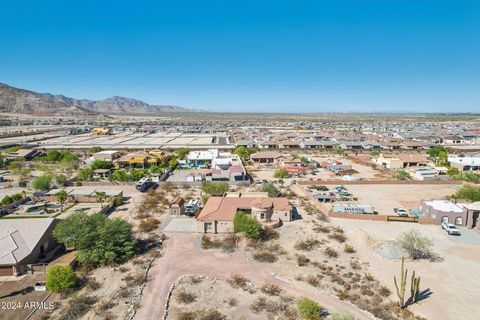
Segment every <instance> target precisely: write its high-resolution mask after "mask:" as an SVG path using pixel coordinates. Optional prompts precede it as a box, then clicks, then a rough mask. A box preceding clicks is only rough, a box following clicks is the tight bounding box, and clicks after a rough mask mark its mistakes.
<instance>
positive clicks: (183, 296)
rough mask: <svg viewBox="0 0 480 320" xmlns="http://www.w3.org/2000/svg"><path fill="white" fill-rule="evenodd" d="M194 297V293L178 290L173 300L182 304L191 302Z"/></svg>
mask: <svg viewBox="0 0 480 320" xmlns="http://www.w3.org/2000/svg"><path fill="white" fill-rule="evenodd" d="M195 299H196V296H195V295H194V294H192V293H190V292H187V291H185V290H182V291H180V292H179V293H178V294H177V296H176V298H175V300H176V301H177V302H178V303H184V304H188V303H192V302H193V301H195Z"/></svg>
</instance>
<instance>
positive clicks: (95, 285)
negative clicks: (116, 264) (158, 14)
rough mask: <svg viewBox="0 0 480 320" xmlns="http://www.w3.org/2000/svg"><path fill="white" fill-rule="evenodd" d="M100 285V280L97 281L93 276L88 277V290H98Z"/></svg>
mask: <svg viewBox="0 0 480 320" xmlns="http://www.w3.org/2000/svg"><path fill="white" fill-rule="evenodd" d="M100 287H101V285H100V282H98V281H97V280H95V278H90V279H88V282H87V289H88V290H89V291H95V290H98V289H99V288H100Z"/></svg>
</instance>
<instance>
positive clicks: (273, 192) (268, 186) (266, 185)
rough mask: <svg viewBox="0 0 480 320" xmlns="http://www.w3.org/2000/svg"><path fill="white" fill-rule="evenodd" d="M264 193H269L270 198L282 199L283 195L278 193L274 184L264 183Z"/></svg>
mask: <svg viewBox="0 0 480 320" xmlns="http://www.w3.org/2000/svg"><path fill="white" fill-rule="evenodd" d="M262 191H263V192H267V193H268V196H269V197H280V196H281V193H280V191H278V189H277V188H275V186H274V185H273V183H271V182H269V183H264V184H263V186H262Z"/></svg>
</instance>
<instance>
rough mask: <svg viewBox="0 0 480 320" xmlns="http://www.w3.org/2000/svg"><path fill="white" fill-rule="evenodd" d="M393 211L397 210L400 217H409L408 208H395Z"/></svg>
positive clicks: (396, 212)
mask: <svg viewBox="0 0 480 320" xmlns="http://www.w3.org/2000/svg"><path fill="white" fill-rule="evenodd" d="M393 212H395V214H397V215H398V216H399V217H408V211H407V209H403V208H393Z"/></svg>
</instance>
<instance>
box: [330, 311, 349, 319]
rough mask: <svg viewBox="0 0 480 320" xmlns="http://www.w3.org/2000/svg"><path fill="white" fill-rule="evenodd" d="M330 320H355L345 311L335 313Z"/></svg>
mask: <svg viewBox="0 0 480 320" xmlns="http://www.w3.org/2000/svg"><path fill="white" fill-rule="evenodd" d="M329 319H330V320H355V318H354V316H353V315H352V314H350V313H348V312H345V311H338V312H333V313H331V314H330V316H329Z"/></svg>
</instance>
